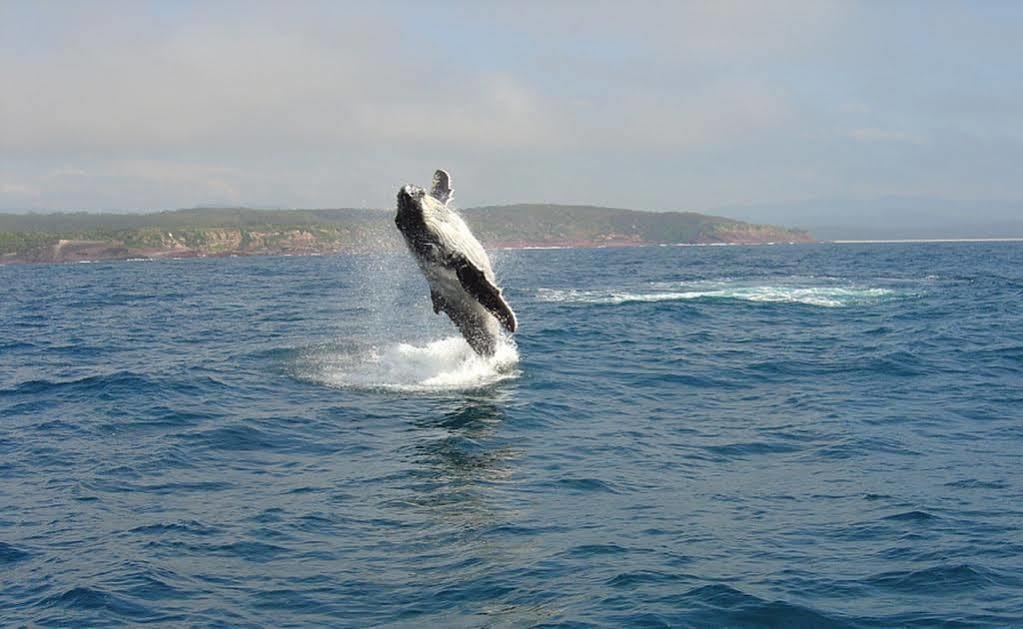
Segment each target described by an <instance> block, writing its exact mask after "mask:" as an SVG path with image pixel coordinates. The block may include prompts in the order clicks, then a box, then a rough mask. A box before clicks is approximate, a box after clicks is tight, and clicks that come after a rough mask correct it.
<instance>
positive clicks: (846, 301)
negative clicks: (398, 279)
mask: <svg viewBox="0 0 1023 629" xmlns="http://www.w3.org/2000/svg"><path fill="white" fill-rule="evenodd" d="M672 286H674V288H672ZM898 296H899V294H898V293H897V292H896V291H894V290H892V289H890V288H884V287H879V286H858V285H845V286H833V285H828V286H808V285H805V284H787V283H750V282H736V281H733V280H722V281H716V282H693V283H688V284H686V283H678V284H674V285H669V284H667V283H664V282H661V283H655V284H651V285H650V287H649V288H638V289H597V290H578V289H548V288H541V289H540V290H539V291H538V293H537V297H538V299H539V300H540V301H545V302H555V303H568V304H572V303H578V304H611V305H618V304H625V303H633V302H662V301H685V300H693V299H722V300H733V301H747V302H759V303H782V304H803V305H808V306H818V307H821V308H841V307H846V306H857V305H870V304H875V303H879V302H881V301H884V300H887V299H892V298H896V297H898Z"/></svg>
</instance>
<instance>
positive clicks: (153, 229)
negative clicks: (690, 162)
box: [0, 204, 813, 263]
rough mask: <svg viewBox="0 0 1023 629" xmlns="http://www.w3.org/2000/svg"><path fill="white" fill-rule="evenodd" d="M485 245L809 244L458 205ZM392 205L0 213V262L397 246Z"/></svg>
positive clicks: (718, 222) (630, 216)
mask: <svg viewBox="0 0 1023 629" xmlns="http://www.w3.org/2000/svg"><path fill="white" fill-rule="evenodd" d="M461 213H462V215H463V216H464V218H465V220H466V222H467V223H468V224H469V226H470V227H471V228H472V229H473V231H474V232H475V233H476V234H477V236H478V237H479V239H480V240H481V241H482V242H483V243H484V244H485V245H487V246H489V247H495V248H502V247H503V248H527V247H628V246H643V245H658V244H765V243H802V242H813V237H812V236H811V235H810V234H809V233H808V232H807V231H805V230H801V229H791V228H786V227H777V226H773V225H757V224H753V223H746V222H743V221H737V220H733V219H728V218H723V217H719V216H709V215H706V214H698V213H696V212H644V211H637V210H623V209H615V208H605V207H595V206H583V205H547V204H521V205H505V206H491V207H479V208H471V209H466V210H462V211H461ZM392 217H393V211H391V210H386V211H385V210H361V209H337V210H256V209H250V208H194V209H187V210H174V211H165V212H155V213H148V214H94V213H86V212H76V213H58V214H0V263H19V262H20V263H45V262H78V261H85V260H89V261H95V260H126V259H135V258H167V257H173V258H185V257H208V256H231V255H237V256H250V255H328V254H335V253H345V252H352V253H359V252H368V251H380V250H390V249H397V248H400V247H401V246H402V245H401V239H400V237H399V236H398V233H397V231H396V230H395V229H394V224H393V222H392Z"/></svg>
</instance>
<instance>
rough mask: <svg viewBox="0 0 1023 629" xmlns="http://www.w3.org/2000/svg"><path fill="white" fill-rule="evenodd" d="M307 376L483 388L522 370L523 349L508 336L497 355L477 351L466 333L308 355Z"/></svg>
mask: <svg viewBox="0 0 1023 629" xmlns="http://www.w3.org/2000/svg"><path fill="white" fill-rule="evenodd" d="M301 362H302V363H303V364H302V365H300V367H299V369H298V375H299V377H301V378H302V379H305V380H309V381H312V382H317V383H320V384H325V385H327V386H331V387H336V388H343V389H375V390H391V391H411V392H417V391H421V392H431V391H454V390H462V389H477V388H480V387H485V386H488V385H491V384H493V383H495V382H499V381H501V380H505V379H508V378H513V377H515V376H516V375H518V371H517V370H516V365H517V364H518V362H519V353H518V349H517V348H516V346H515V343H514V342H513V341H511V340H510V339H502V340H501V342H500V343H499V344H498V348H497V353H496V354H495V355H494V356H491V357H488V358H484V357H481V356H479V355H477V354H476V353H475V352H473V351H472V349H471V348H470V347H469V345H468V344H467V343H466V342H465V340H464V339H462V337H460V336H451V337H448V338H444V339H441V340H436V341H431V342H428V343H425V344H423V345H414V344H411V343H394V344H390V345H385V346H382V347H365V348H361V349H354V350H347V351H343V350H325V351H321V352H317V353H315V354H312V355H309V356H306V357H305V358H303V359H302V361H301Z"/></svg>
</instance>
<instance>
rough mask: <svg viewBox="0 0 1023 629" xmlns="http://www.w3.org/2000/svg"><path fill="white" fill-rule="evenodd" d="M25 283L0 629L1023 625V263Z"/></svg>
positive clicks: (3, 304) (565, 255) (5, 338)
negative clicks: (443, 311)
mask: <svg viewBox="0 0 1023 629" xmlns="http://www.w3.org/2000/svg"><path fill="white" fill-rule="evenodd" d="M494 253H495V255H494V258H495V267H496V268H497V272H498V275H499V276H500V278H501V279H502V283H503V284H504V286H505V287H506V290H505V292H506V295H507V296H508V298H509V301H510V302H511V304H512V305H513V306H514V307H515V309H516V311H517V313H518V315H519V319H520V324H521V333H519V334H517V335H516V337H515V344H516V345H514V346H513V345H510V344H509V345H507V346H506V347H504V348H503V349H502V351H501V353H500V354H499V356H498V357H497V358H496V359H495V360H492V361H482V360H479V359H476V358H473V357H472V356H471V354H470V353H469V350H468V349H467V347H466V346H465V345H464V343H463V342H462V341H461V340H460V339H458V338H457V337H454V336H453V334H454V329H453V327H452V326H451V325H450V323H449V322H447V321H446V320H445V319H444V318H443V317H437V316H434V315H433V313H432V311H431V309H430V303H429V298H428V293H427V292H426V287H425V282H424V281H423V280H422V278H421V277H420V275H419V274H418V272H417V271H416V269H415V268H414V266H413V264H412V262H411V261H410V260H409V258H408V256H407V255H381V256H338V257H323V258H315V257H310V258H228V259H205V260H166V261H158V262H122V263H96V264H79V265H60V266H0V625H19V624H33V623H37V624H40V625H61V626H68V625H74V626H82V625H103V626H109V625H115V624H126V625H136V624H141V623H166V624H169V625H178V626H180V625H201V626H228V625H230V626H233V625H245V626H274V627H277V626H297V625H314V624H319V625H332V626H366V625H379V624H387V625H397V626H403V625H410V626H411V625H418V626H450V625H455V626H478V625H494V626H530V625H559V624H560V625H569V626H591V625H593V626H622V625H647V626H721V625H729V626H776V627H792V626H880V625H885V626H890V625H900V626H905V625H921V626H924V625H926V626H930V625H935V624H943V623H944V624H960V623H962V624H968V625H991V626H1005V625H1020V624H1023V560H1021V558H1023V466H1021V463H1023V308H1021V303H1023V245H1021V244H1012V243H984V244H980V243H952V244H878V245H828V244H822V245H800V246H777V247H766V246H765V247H700V248H694V247H660V248H637V249H607V250H532V251H530V250H524V251H499V252H494Z"/></svg>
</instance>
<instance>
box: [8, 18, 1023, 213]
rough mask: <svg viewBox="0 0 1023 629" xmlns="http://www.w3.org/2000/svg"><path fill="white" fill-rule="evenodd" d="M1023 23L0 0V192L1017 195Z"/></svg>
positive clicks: (764, 201)
mask: <svg viewBox="0 0 1023 629" xmlns="http://www.w3.org/2000/svg"><path fill="white" fill-rule="evenodd" d="M1021 32H1023V3H1020V2H997V1H994V0H990V1H985V2H967V1H965V0H964V1H962V2H942V1H940V0H932V1H921V2H913V1H908V0H907V1H901V2H862V3H860V2H851V1H849V2H829V1H828V0H812V1H808V2H802V1H795V0H772V1H771V2H755V1H753V0H749V1H746V2H731V1H728V0H717V1H712V2H681V1H679V2H675V1H673V2H643V1H635V2H628V3H626V2H621V1H618V2H600V1H592V2H572V1H567V0H566V1H562V2H468V1H466V2H452V3H446V2H380V3H365V2H351V3H346V2H322V3H320V2H315V1H312V0H302V1H299V2H271V3H265V4H261V3H258V2H239V3H232V2H205V1H204V2H149V3H146V2H126V3H119V2H101V1H97V2H88V3H84V2H83V3H73V2H55V1H54V2H42V1H41V2H34V1H29V0H25V1H18V2H9V1H5V0H0V42H2V44H0V77H3V78H2V85H0V211H44V210H61V211H70V210H87V211H101V210H102V211H154V210H162V209H173V208H180V207H194V206H203V205H244V206H252V207H286V208H291V207H302V208H335V207H382V208H383V207H392V206H393V205H394V197H395V194H396V192H397V190H398V188H399V186H400V185H402V184H404V183H419V184H420V185H425V184H427V183H428V182H429V180H430V177H431V174H432V172H433V170H434V169H435V168H441V167H442V168H445V169H448V170H449V171H450V172H451V174H452V178H453V182H454V187H455V199H456V202H457V204H458V205H459V206H461V207H470V206H476V205H484V204H504V203H515V202H550V203H575V204H595V205H604V206H612V207H625V208H635V209H649V210H696V211H708V210H714V209H716V208H728V207H748V206H765V207H766V206H771V207H775V208H777V207H780V206H782V207H783V206H786V205H787V204H789V203H792V202H802V201H806V200H812V199H860V200H871V199H879V198H890V197H906V198H926V199H959V200H962V199H974V200H976V199H982V200H1005V201H1010V202H1017V201H1020V200H1023V61H1021V60H1023V37H1020V33H1021ZM821 211H827V210H821ZM747 213H749V212H747ZM754 214H755V212H754ZM775 215H776V214H774V215H772V216H775Z"/></svg>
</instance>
